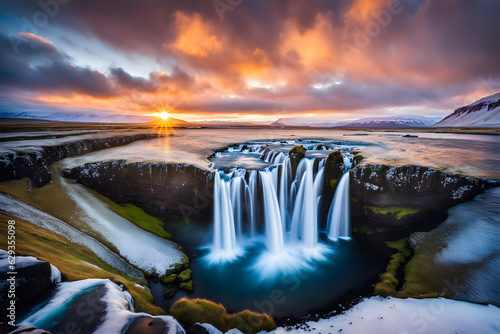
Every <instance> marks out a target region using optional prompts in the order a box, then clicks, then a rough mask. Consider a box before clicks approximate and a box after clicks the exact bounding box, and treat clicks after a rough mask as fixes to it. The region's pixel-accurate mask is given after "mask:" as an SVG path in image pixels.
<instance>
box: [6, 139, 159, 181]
mask: <svg viewBox="0 0 500 334" xmlns="http://www.w3.org/2000/svg"><path fill="white" fill-rule="evenodd" d="M155 137H156V135H155V134H147V133H142V134H133V135H122V136H114V137H106V138H94V139H84V140H79V141H74V142H66V143H62V144H60V145H54V146H41V147H38V148H36V150H33V151H29V152H24V151H15V152H7V153H3V154H0V181H7V180H13V179H17V180H19V179H22V178H24V177H28V178H30V179H31V181H32V183H33V185H34V186H35V187H41V186H44V185H46V184H47V183H50V181H51V180H52V175H51V172H50V171H49V168H48V166H49V165H50V164H52V163H54V162H56V161H58V160H61V159H64V158H67V157H71V156H76V155H82V154H86V153H90V152H93V151H97V150H102V149H105V148H110V147H114V146H121V145H126V144H130V143H132V142H134V141H137V140H144V139H151V138H155Z"/></svg>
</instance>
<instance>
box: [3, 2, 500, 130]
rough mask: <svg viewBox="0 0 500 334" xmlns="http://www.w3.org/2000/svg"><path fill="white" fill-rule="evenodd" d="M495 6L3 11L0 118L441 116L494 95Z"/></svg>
mask: <svg viewBox="0 0 500 334" xmlns="http://www.w3.org/2000/svg"><path fill="white" fill-rule="evenodd" d="M499 17H500V1H498V0H439V1H438V0H434V1H431V0H401V1H386V0H342V1H313V0H304V1H298V0H295V1H264V0H215V1H212V0H199V1H181V0H175V1H174V0H148V1H135V0H134V1H132V0H122V1H102V0H101V1H96V0H85V1H77V0H41V1H7V0H1V1H0V113H5V112H29V113H35V114H39V115H43V114H48V113H51V112H54V111H67V112H85V113H89V114H103V115H105V114H131V115H138V116H143V115H147V114H151V113H153V112H156V111H157V108H158V109H162V108H165V109H167V110H168V109H171V108H172V107H173V109H172V111H171V115H173V116H174V117H177V118H180V119H184V120H187V121H210V120H212V121H213V120H223V121H237V122H260V123H270V122H272V121H275V120H276V119H278V118H281V117H308V118H309V119H313V120H318V121H319V120H327V119H328V120H346V119H356V118H360V117H370V116H387V115H402V114H411V115H414V114H417V115H425V116H446V115H447V114H449V113H450V112H451V111H453V109H455V108H457V107H460V106H463V105H466V104H469V103H471V102H473V101H475V100H477V99H479V98H481V97H484V96H486V95H490V94H493V93H496V92H498V91H500V62H499V59H500V19H499Z"/></svg>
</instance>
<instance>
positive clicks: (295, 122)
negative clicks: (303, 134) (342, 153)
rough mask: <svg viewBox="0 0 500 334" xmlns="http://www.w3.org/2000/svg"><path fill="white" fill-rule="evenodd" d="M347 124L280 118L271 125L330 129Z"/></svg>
mask: <svg viewBox="0 0 500 334" xmlns="http://www.w3.org/2000/svg"><path fill="white" fill-rule="evenodd" d="M343 123H345V122H308V119H307V118H280V119H278V120H277V121H276V122H273V123H271V124H269V125H271V126H310V127H315V128H330V127H334V126H339V124H343Z"/></svg>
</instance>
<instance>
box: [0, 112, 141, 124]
mask: <svg viewBox="0 0 500 334" xmlns="http://www.w3.org/2000/svg"><path fill="white" fill-rule="evenodd" d="M0 118H27V119H41V120H47V121H59V122H94V123H145V122H148V121H151V117H143V116H135V115H121V114H89V113H83V112H76V113H70V112H53V113H45V114H41V113H37V112H25V111H23V112H9V111H6V112H0Z"/></svg>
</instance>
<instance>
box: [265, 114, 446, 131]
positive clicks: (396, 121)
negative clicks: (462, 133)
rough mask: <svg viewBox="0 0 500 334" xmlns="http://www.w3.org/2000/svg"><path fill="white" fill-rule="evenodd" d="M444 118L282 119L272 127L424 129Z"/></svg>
mask: <svg viewBox="0 0 500 334" xmlns="http://www.w3.org/2000/svg"><path fill="white" fill-rule="evenodd" d="M441 119H442V117H427V116H418V115H401V116H387V117H369V118H360V119H357V120H353V121H343V122H307V120H306V119H304V118H280V119H278V120H277V121H276V122H274V123H271V126H310V127H325V128H332V127H352V128H392V127H424V126H430V125H433V124H434V123H436V122H439V121H440V120H441Z"/></svg>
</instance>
